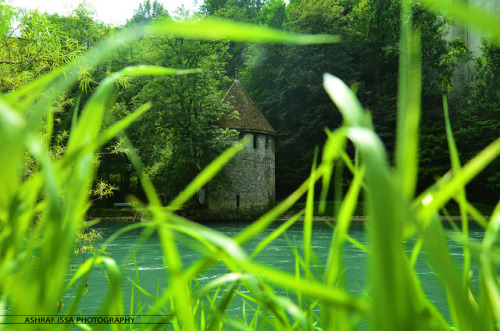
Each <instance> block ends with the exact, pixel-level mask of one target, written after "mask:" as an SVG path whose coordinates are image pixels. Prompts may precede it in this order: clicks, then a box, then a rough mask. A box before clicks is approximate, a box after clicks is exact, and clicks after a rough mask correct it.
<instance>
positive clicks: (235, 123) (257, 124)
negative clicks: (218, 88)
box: [220, 79, 278, 134]
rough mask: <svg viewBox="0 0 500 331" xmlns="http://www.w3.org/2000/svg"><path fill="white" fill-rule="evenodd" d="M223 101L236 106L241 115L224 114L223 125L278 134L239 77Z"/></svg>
mask: <svg viewBox="0 0 500 331" xmlns="http://www.w3.org/2000/svg"><path fill="white" fill-rule="evenodd" d="M222 102H227V103H229V104H230V105H231V106H233V107H234V110H236V111H237V112H238V113H239V115H238V118H231V117H230V116H228V115H226V116H224V117H223V118H222V119H221V121H220V124H221V126H223V127H226V128H230V129H237V130H254V131H266V132H269V133H271V134H278V133H277V132H276V130H274V128H273V127H272V125H271V124H269V122H268V121H267V119H266V118H265V117H264V115H262V113H261V112H260V111H259V109H257V106H255V104H254V103H253V101H252V99H251V98H250V96H249V95H248V93H247V92H246V91H245V89H244V88H243V86H242V85H241V83H240V82H239V80H238V79H236V80H235V81H234V83H233V85H231V87H230V88H229V90H228V91H227V92H226V95H224V98H223V99H222Z"/></svg>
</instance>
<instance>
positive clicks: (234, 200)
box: [207, 80, 277, 219]
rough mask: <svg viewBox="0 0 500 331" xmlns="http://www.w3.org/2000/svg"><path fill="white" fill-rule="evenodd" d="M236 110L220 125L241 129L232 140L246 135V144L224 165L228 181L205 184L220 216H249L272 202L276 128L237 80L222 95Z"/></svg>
mask: <svg viewBox="0 0 500 331" xmlns="http://www.w3.org/2000/svg"><path fill="white" fill-rule="evenodd" d="M224 101H225V102H229V103H230V104H231V105H232V106H233V107H234V108H235V110H236V111H238V113H239V116H238V117H239V118H238V119H229V118H226V119H223V121H222V122H221V125H223V126H225V127H229V128H231V129H236V130H238V131H239V132H240V135H239V137H235V138H234V142H236V141H237V140H239V139H243V138H247V139H249V143H248V144H247V146H246V147H245V148H244V149H243V150H242V151H241V152H240V153H239V154H238V155H236V156H235V158H234V159H233V160H232V161H231V162H230V163H229V164H228V165H227V166H226V167H225V168H224V170H223V171H224V173H225V175H226V178H227V179H228V182H229V183H228V184H227V185H225V186H224V187H218V188H215V187H211V186H209V187H208V191H207V205H208V208H209V210H210V211H211V212H212V214H213V215H214V214H215V215H218V216H219V217H220V218H221V219H252V218H255V217H258V216H259V215H262V214H263V213H264V212H266V211H267V210H268V209H269V208H270V207H271V206H272V205H273V204H274V202H275V138H276V135H277V134H276V131H275V130H274V129H273V128H272V126H271V125H270V124H269V123H268V122H267V120H266V119H265V118H264V116H263V115H262V114H261V113H260V111H258V109H257V108H256V106H255V104H253V102H252V101H251V99H250V97H249V96H248V94H247V93H246V92H245V91H244V89H243V87H242V86H241V84H240V83H239V82H238V81H237V80H236V81H235V82H234V83H233V85H232V86H231V88H230V89H229V91H228V92H227V93H226V96H225V97H224Z"/></svg>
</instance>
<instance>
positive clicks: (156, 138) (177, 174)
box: [106, 18, 228, 200]
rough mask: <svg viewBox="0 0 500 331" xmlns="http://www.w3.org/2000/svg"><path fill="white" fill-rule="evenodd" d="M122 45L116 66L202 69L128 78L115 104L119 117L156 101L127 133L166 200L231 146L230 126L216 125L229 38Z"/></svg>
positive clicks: (160, 39) (220, 110)
mask: <svg viewBox="0 0 500 331" xmlns="http://www.w3.org/2000/svg"><path fill="white" fill-rule="evenodd" d="M163 19H171V18H163ZM192 19H195V18H192ZM123 51H124V53H121V54H118V55H117V56H116V58H115V59H114V60H113V63H112V64H111V67H112V68H118V67H121V66H123V64H124V63H127V64H131V63H141V64H146V65H148V64H151V65H160V66H164V67H173V68H178V69H196V68H201V69H202V71H201V72H200V73H197V74H192V75H184V76H176V77H154V78H141V79H134V80H131V81H128V82H127V87H126V88H122V89H120V91H119V93H118V99H117V104H116V106H115V107H114V109H113V111H114V113H115V115H116V117H118V118H120V117H122V116H125V115H126V114H128V113H129V112H130V111H131V110H132V109H135V108H136V106H137V105H140V104H143V103H145V102H152V104H153V107H152V109H151V110H150V111H148V112H147V113H146V114H145V115H144V116H143V117H142V118H141V119H140V120H139V121H137V122H136V123H135V124H133V125H132V126H131V127H130V129H129V130H128V131H127V135H128V137H129V138H130V140H131V142H132V144H133V145H134V147H135V148H136V149H137V151H138V153H139V155H140V157H141V159H142V160H143V162H144V164H145V165H146V168H147V171H148V172H149V174H150V175H151V177H152V178H153V180H154V183H155V184H156V187H157V188H158V189H159V190H160V191H161V192H163V197H164V198H165V200H168V199H170V198H173V197H174V196H175V195H176V194H178V193H179V192H180V191H181V190H182V189H183V188H184V187H185V185H187V184H188V183H189V182H190V181H191V179H192V178H194V176H196V174H198V173H199V171H200V170H201V169H202V168H203V167H204V166H205V165H207V164H208V162H209V161H211V160H212V158H213V157H215V156H216V155H217V154H218V153H219V152H221V151H222V149H223V148H224V147H225V146H227V144H226V142H225V140H224V138H225V137H227V136H228V132H227V130H224V129H221V128H219V127H218V126H217V121H218V120H219V118H220V117H221V116H222V114H223V113H224V112H225V111H227V109H226V107H225V106H223V105H222V97H223V94H222V93H223V91H224V90H225V88H226V84H227V83H228V79H227V77H226V76H225V74H224V65H225V62H226V59H227V44H226V43H223V42H210V41H197V40H188V39H180V38H174V37H148V38H143V39H142V40H141V41H140V42H139V43H138V44H137V45H136V46H135V47H133V48H129V49H125V50H123ZM106 161H109V158H108V157H106ZM123 171H124V172H127V170H125V169H123ZM128 175H130V173H128V174H127V176H128ZM127 181H129V179H127ZM136 193H138V192H136Z"/></svg>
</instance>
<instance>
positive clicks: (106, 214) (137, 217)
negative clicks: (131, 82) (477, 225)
mask: <svg viewBox="0 0 500 331" xmlns="http://www.w3.org/2000/svg"><path fill="white" fill-rule="evenodd" d="M180 214H181V216H183V217H186V218H188V219H190V220H193V221H197V222H200V223H213V222H217V221H218V220H219V219H217V218H216V217H215V216H214V215H210V214H207V213H206V212H203V210H202V211H201V212H200V210H198V211H184V212H180ZM291 217H292V214H286V215H284V216H280V217H278V218H277V219H276V221H278V222H285V221H288V220H289V219H290V218H291ZM88 219H89V220H96V219H98V220H100V221H101V222H125V223H135V222H145V221H148V218H147V217H145V216H144V215H143V214H142V213H141V212H138V211H135V210H134V209H131V208H119V209H114V208H99V209H94V210H91V211H90V212H89V215H88ZM367 219H368V218H367V217H366V216H361V215H355V216H353V217H352V222H364V221H366V220H367ZM486 219H489V216H486ZM441 220H442V221H444V222H461V220H462V219H461V217H460V216H441ZM469 220H470V221H472V220H473V219H472V218H471V217H469ZM245 221H251V220H245ZM303 221H304V217H300V218H299V219H298V220H297V222H303ZM313 221H315V222H335V218H334V217H332V216H319V215H315V216H313Z"/></svg>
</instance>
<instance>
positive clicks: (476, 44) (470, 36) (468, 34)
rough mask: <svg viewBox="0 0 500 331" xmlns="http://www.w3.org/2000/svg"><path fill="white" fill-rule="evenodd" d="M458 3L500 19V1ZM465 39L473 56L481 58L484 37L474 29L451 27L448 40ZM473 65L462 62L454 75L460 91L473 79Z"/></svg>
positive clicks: (465, 0) (484, 0) (458, 26)
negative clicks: (476, 8)
mask: <svg viewBox="0 0 500 331" xmlns="http://www.w3.org/2000/svg"><path fill="white" fill-rule="evenodd" d="M454 1H457V2H466V3H468V4H469V5H470V6H474V7H478V8H481V9H482V10H484V11H485V12H488V13H491V14H496V15H498V16H499V17H500V0H454ZM455 38H463V40H464V41H465V42H467V48H468V50H469V51H470V52H471V53H472V56H474V57H478V56H481V39H482V36H481V35H480V34H479V33H477V32H475V31H474V30H473V29H470V28H468V27H464V26H461V25H453V26H451V28H450V30H449V33H448V39H449V40H451V39H455ZM472 65H473V64H472V63H465V62H461V63H459V64H458V66H457V69H456V70H455V72H454V74H453V81H454V84H455V87H456V88H457V90H458V91H461V90H462V89H463V88H464V86H465V85H466V83H467V82H468V81H469V80H470V79H471V77H470V76H471V73H472Z"/></svg>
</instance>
